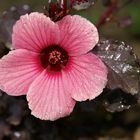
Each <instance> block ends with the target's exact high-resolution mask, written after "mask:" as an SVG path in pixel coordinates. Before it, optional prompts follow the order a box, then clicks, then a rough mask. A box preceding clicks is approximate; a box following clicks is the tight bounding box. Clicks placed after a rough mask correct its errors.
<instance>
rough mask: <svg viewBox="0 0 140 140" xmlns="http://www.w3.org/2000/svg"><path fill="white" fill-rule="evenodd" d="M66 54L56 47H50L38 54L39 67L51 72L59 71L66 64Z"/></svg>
mask: <svg viewBox="0 0 140 140" xmlns="http://www.w3.org/2000/svg"><path fill="white" fill-rule="evenodd" d="M68 58H69V56H68V53H67V52H66V51H65V50H64V49H63V48H62V47H60V46H58V45H51V46H49V47H47V48H45V49H43V50H42V51H41V53H40V60H41V65H42V67H43V68H48V69H49V70H51V71H60V70H61V69H62V68H64V67H65V66H66V64H67V62H68Z"/></svg>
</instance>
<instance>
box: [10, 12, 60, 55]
mask: <svg viewBox="0 0 140 140" xmlns="http://www.w3.org/2000/svg"><path fill="white" fill-rule="evenodd" d="M59 38H60V32H59V27H58V25H57V24H55V23H54V22H53V21H51V20H50V18H49V17H46V16H45V15H43V14H41V13H37V12H33V13H31V14H30V15H28V14H26V15H24V16H21V18H20V20H18V21H17V23H16V24H15V26H14V28H13V34H12V41H13V46H14V47H15V48H16V49H27V50H31V51H36V52H38V51H40V50H41V49H42V48H44V47H47V46H49V45H52V44H58V42H59Z"/></svg>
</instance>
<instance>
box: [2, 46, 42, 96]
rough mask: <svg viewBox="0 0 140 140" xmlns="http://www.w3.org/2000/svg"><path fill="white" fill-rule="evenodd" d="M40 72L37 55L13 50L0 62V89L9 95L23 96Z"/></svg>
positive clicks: (21, 50)
mask: <svg viewBox="0 0 140 140" xmlns="http://www.w3.org/2000/svg"><path fill="white" fill-rule="evenodd" d="M40 72H41V67H40V64H39V59H38V54H37V53H32V52H30V51H27V50H24V49H18V50H13V51H11V52H9V54H8V55H6V56H4V57H3V58H2V59H1V60H0V88H1V89H2V90H3V91H5V92H6V93H7V94H9V95H14V96H19V95H24V94H26V93H27V91H28V88H29V86H30V84H31V83H32V82H33V80H34V79H35V78H36V77H37V76H38V75H39V74H40Z"/></svg>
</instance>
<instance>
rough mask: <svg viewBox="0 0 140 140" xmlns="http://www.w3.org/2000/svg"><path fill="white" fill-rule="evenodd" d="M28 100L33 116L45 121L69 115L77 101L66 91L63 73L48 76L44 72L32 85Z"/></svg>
mask: <svg viewBox="0 0 140 140" xmlns="http://www.w3.org/2000/svg"><path fill="white" fill-rule="evenodd" d="M27 100H28V102H29V108H30V109H31V111H32V114H33V115H34V116H36V117H38V118H40V119H43V120H56V119H58V118H61V117H64V116H67V115H69V114H70V113H71V112H72V110H73V108H74V106H75V101H74V100H73V99H72V98H71V95H70V94H68V93H67V92H66V91H65V90H64V84H63V82H62V79H61V73H58V74H48V73H47V71H46V70H44V71H43V72H42V73H41V74H40V76H39V77H38V78H36V80H35V81H34V82H33V83H32V84H31V86H30V88H29V91H28V93H27Z"/></svg>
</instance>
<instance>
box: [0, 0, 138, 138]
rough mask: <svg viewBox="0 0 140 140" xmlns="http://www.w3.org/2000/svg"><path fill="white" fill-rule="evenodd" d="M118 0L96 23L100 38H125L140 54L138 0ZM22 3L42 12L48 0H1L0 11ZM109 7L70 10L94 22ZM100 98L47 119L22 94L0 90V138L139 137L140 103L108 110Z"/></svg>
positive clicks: (102, 0) (101, 0) (101, 3)
mask: <svg viewBox="0 0 140 140" xmlns="http://www.w3.org/2000/svg"><path fill="white" fill-rule="evenodd" d="M118 2H119V5H120V8H119V9H115V10H113V11H112V12H111V14H109V17H108V18H107V22H106V23H105V24H102V25H101V26H100V27H99V33H100V38H107V39H112V38H113V39H115V40H120V41H124V42H126V43H127V44H129V45H131V46H132V47H133V48H134V50H135V53H136V54H137V55H138V56H139V57H140V1H139V0H118ZM25 4H28V5H29V6H30V7H31V9H33V11H40V12H43V7H44V5H46V4H47V0H39V1H37V0H3V1H2V0H1V2H0V15H1V16H2V15H3V12H4V11H5V10H8V9H10V8H11V7H13V6H22V5H25ZM109 8H111V6H110V5H109V0H97V1H96V2H95V4H93V5H92V6H91V7H90V8H88V9H86V10H81V11H77V10H75V9H73V10H72V14H79V15H81V16H83V17H85V18H87V19H89V20H90V21H91V22H93V23H94V24H96V25H97V24H98V23H99V21H100V19H101V17H102V16H103V15H104V13H105V12H106V11H107V10H108V9H109ZM100 98H102V97H99V98H97V99H95V100H94V101H90V102H84V103H77V105H76V107H75V110H74V112H73V113H72V115H71V116H69V117H66V118H63V119H60V120H57V121H55V122H49V121H42V120H39V119H37V118H35V117H33V116H31V115H30V110H29V109H28V105H27V102H26V98H25V97H10V96H8V95H6V94H5V93H3V92H2V91H0V140H140V106H139V105H135V106H133V107H131V108H130V109H129V110H124V111H122V112H114V113H111V112H108V111H107V110H106V109H105V108H104V107H103V106H100Z"/></svg>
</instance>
